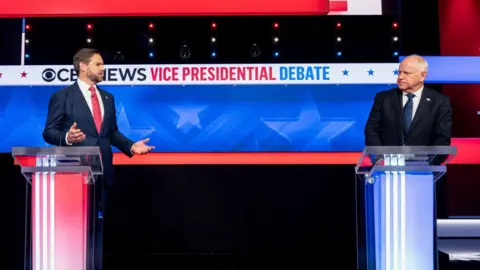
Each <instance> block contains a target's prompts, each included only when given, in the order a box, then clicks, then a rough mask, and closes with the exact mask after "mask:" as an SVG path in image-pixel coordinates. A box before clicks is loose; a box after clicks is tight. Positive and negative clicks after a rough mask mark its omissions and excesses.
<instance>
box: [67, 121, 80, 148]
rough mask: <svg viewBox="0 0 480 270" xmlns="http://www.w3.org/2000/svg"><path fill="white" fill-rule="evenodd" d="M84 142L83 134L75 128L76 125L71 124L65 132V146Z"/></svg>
mask: <svg viewBox="0 0 480 270" xmlns="http://www.w3.org/2000/svg"><path fill="white" fill-rule="evenodd" d="M83 140H85V134H83V132H82V131H81V130H80V129H78V128H77V123H76V122H75V123H73V125H72V126H71V127H70V130H69V131H68V132H67V138H66V141H67V144H68V145H71V144H72V143H78V142H81V141H83Z"/></svg>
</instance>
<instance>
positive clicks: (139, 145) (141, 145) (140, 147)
mask: <svg viewBox="0 0 480 270" xmlns="http://www.w3.org/2000/svg"><path fill="white" fill-rule="evenodd" d="M149 140H150V139H149V138H146V139H144V140H141V141H138V142H136V143H134V144H133V145H132V149H131V150H130V151H131V152H132V153H133V154H139V155H142V154H146V153H148V152H150V150H152V149H154V148H155V146H148V145H146V144H145V143H146V142H148V141H149Z"/></svg>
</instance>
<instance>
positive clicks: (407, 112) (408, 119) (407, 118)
mask: <svg viewBox="0 0 480 270" xmlns="http://www.w3.org/2000/svg"><path fill="white" fill-rule="evenodd" d="M407 97H408V100H407V103H406V104H405V107H403V132H404V133H405V134H408V130H409V128H410V124H411V123H412V118H413V117H412V116H413V98H414V97H415V95H414V94H411V93H408V94H407Z"/></svg>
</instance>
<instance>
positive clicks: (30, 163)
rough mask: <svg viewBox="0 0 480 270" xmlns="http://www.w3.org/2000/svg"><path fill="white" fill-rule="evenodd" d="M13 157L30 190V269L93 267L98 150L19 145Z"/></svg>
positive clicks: (85, 269)
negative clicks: (93, 195) (92, 194)
mask: <svg viewBox="0 0 480 270" xmlns="http://www.w3.org/2000/svg"><path fill="white" fill-rule="evenodd" d="M12 155H13V157H14V158H15V162H16V164H18V165H20V166H21V172H22V174H23V175H24V177H25V178H26V180H27V181H28V186H29V187H31V189H30V191H31V192H28V193H27V194H28V195H27V196H28V197H27V209H26V211H27V213H30V217H31V220H30V222H29V223H30V224H29V225H30V226H27V227H30V236H31V237H29V238H30V239H26V241H25V243H27V247H26V249H25V250H26V252H25V256H26V258H25V261H26V262H27V263H25V268H26V269H33V270H56V269H68V270H91V269H93V259H94V258H93V256H94V252H93V249H94V248H93V247H94V244H93V243H92V239H94V238H93V237H91V236H92V235H93V233H94V226H93V225H92V224H93V223H92V222H91V218H90V213H93V212H92V210H91V209H90V208H91V206H92V205H93V204H92V205H90V196H89V195H90V190H91V187H92V186H93V185H95V178H96V176H97V175H101V174H102V172H103V168H102V162H101V158H100V150H99V148H98V147H45V148H38V147H14V148H13V149H12ZM30 201H31V202H30ZM28 202H30V203H28ZM30 207H31V208H30ZM29 208H30V210H29ZM93 241H94V240H93Z"/></svg>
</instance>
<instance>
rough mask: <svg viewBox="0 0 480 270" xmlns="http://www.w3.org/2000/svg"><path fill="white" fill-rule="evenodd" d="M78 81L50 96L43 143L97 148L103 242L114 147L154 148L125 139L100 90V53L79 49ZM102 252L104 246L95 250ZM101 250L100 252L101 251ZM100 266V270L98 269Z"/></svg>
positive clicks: (111, 103)
mask: <svg viewBox="0 0 480 270" xmlns="http://www.w3.org/2000/svg"><path fill="white" fill-rule="evenodd" d="M73 66H74V68H75V71H76V72H77V75H78V80H77V81H76V82H75V83H74V84H72V85H70V86H69V87H66V88H64V89H62V90H60V91H58V92H56V93H54V94H53V95H52V96H51V97H50V101H49V104H48V115H47V121H46V124H45V128H44V131H43V138H44V140H45V141H46V142H47V143H49V144H52V145H58V146H98V147H99V148H100V152H101V156H102V164H103V177H101V178H100V179H97V181H96V184H95V191H94V192H92V193H95V197H96V199H95V202H94V205H96V208H97V209H98V210H99V212H98V213H101V214H99V215H98V216H97V215H96V230H97V233H98V235H97V236H96V238H97V239H96V242H97V243H100V245H101V243H102V238H103V237H102V230H103V221H102V220H100V221H98V220H97V219H103V214H104V210H105V201H106V190H107V187H106V185H104V182H106V183H108V184H111V183H112V182H113V153H112V145H113V146H115V147H117V148H118V149H119V150H120V151H122V152H123V153H124V154H125V155H127V156H129V157H132V156H133V155H135V154H145V153H147V152H149V151H150V150H152V149H153V147H152V146H148V145H146V144H145V143H146V142H147V141H148V138H147V139H144V140H141V141H138V142H133V141H131V140H130V139H128V138H127V137H125V136H124V135H123V134H122V133H121V132H120V131H119V130H118V126H117V118H116V116H117V115H116V110H115V102H114V97H113V95H112V94H110V93H109V92H107V91H105V90H102V89H100V88H98V87H97V84H98V83H99V82H101V81H103V76H104V70H105V68H104V65H103V59H102V57H101V55H100V52H99V51H97V50H95V49H90V48H84V49H80V50H79V51H78V52H77V53H76V54H75V56H74V57H73ZM96 248H97V251H101V246H100V247H96ZM98 248H100V250H98ZM95 261H96V264H97V267H96V269H101V252H100V253H98V254H96V258H95ZM98 267H100V268H98Z"/></svg>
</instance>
